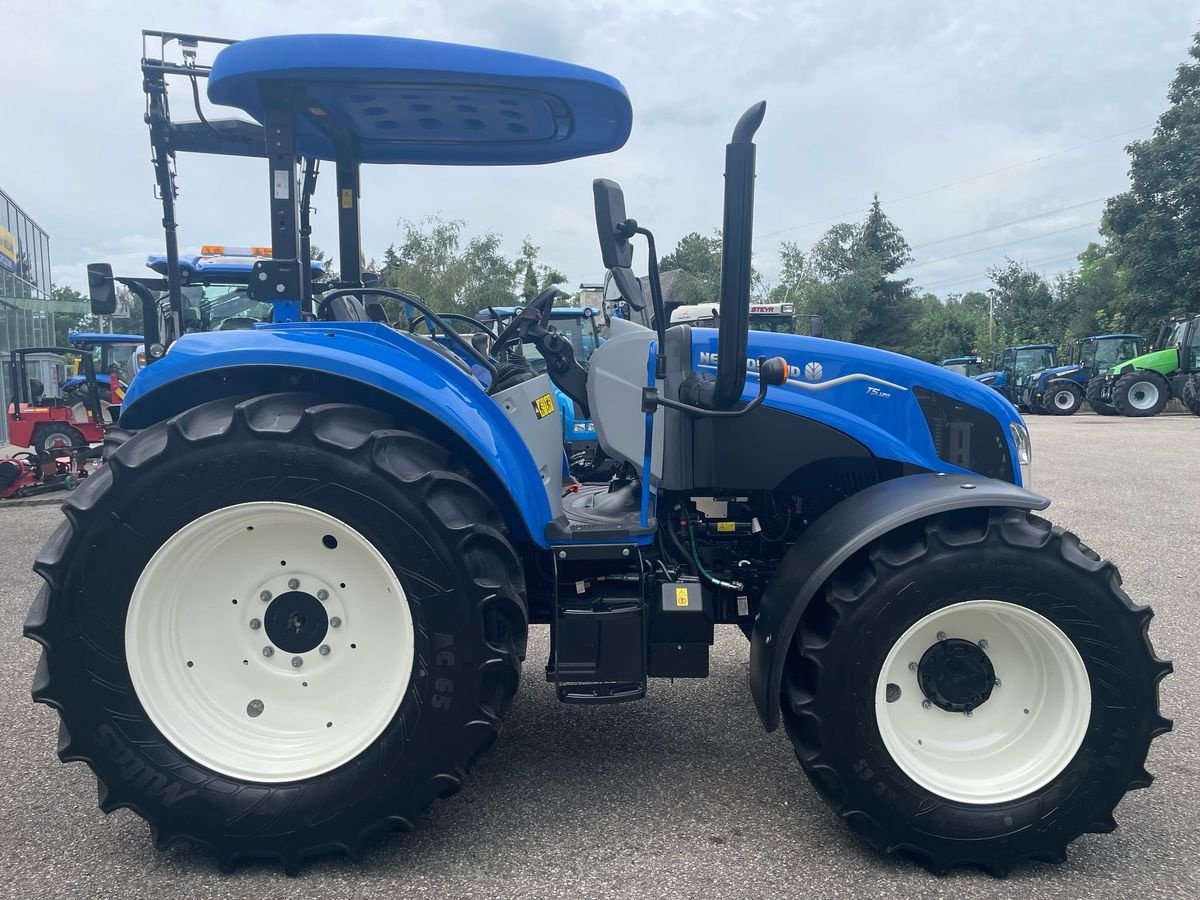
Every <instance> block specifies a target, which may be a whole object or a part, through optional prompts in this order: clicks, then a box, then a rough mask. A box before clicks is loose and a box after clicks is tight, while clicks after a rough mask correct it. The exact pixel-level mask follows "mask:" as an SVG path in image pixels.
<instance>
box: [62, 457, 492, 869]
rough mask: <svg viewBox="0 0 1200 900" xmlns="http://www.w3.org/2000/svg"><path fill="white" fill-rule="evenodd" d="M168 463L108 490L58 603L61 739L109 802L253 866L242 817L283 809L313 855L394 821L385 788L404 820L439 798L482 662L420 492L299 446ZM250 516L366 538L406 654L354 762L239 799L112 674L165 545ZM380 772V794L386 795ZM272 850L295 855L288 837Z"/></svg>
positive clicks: (467, 604) (474, 593)
mask: <svg viewBox="0 0 1200 900" xmlns="http://www.w3.org/2000/svg"><path fill="white" fill-rule="evenodd" d="M140 437H143V438H144V437H145V435H144V434H143V435H141V436H140ZM133 440H134V441H136V440H137V438H134V439H133ZM168 456H170V458H168V459H167V460H165V461H164V462H163V463H162V464H160V465H157V466H154V467H152V468H150V469H149V470H148V471H146V472H144V473H143V472H135V471H133V470H130V471H126V472H122V473H121V476H120V478H121V483H120V486H121V488H122V490H110V491H109V492H108V493H107V495H106V497H105V500H106V501H111V502H106V504H105V507H106V508H105V513H106V515H103V516H97V517H95V518H94V519H92V520H89V521H92V526H91V527H90V528H89V529H88V530H87V531H86V533H84V534H83V535H81V538H82V539H81V540H80V541H79V544H78V546H79V552H78V553H77V555H76V558H75V559H74V560H73V561H72V563H71V566H70V569H69V570H68V574H67V578H66V583H65V590H64V591H62V592H61V593H60V595H59V596H58V597H56V598H55V602H63V601H64V600H65V601H66V602H67V603H68V604H69V605H70V607H71V608H70V609H69V610H68V616H69V619H70V621H71V622H72V623H73V624H74V626H75V628H74V629H73V630H74V632H75V634H74V638H75V641H74V648H73V650H74V652H71V653H69V654H63V653H59V654H58V655H57V656H56V657H55V662H54V665H55V676H56V678H63V679H66V680H68V681H69V682H70V683H71V684H72V685H74V686H75V688H76V689H77V690H81V691H83V692H85V696H82V697H81V696H78V695H76V696H75V697H74V699H73V703H72V711H71V723H70V724H71V728H72V730H73V731H74V730H75V729H78V728H81V727H82V728H83V729H85V730H88V731H89V732H90V735H91V737H92V738H93V739H94V740H95V741H96V742H97V743H98V744H99V745H100V746H101V747H102V748H103V750H104V751H105V755H104V756H102V757H101V759H99V760H97V761H96V762H97V764H98V765H97V774H98V776H99V777H100V778H101V780H102V781H104V782H107V783H108V784H109V786H110V787H111V788H112V789H113V791H114V793H117V794H125V793H126V790H127V789H128V788H136V789H137V790H136V791H134V792H133V793H135V794H136V797H137V803H136V806H137V811H138V812H139V813H141V814H142V815H143V816H144V817H146V818H148V819H150V820H151V821H152V822H155V823H157V824H159V825H161V824H163V823H164V822H170V821H173V820H178V819H181V818H182V819H184V820H186V825H178V826H175V827H172V828H169V829H168V830H173V831H184V832H185V833H188V834H193V835H206V834H207V835H212V834H217V835H223V836H225V837H227V838H228V837H230V836H231V835H234V834H237V833H239V832H243V833H245V834H256V841H257V847H258V849H260V850H261V849H263V847H264V846H269V845H270V844H271V843H272V839H271V838H269V837H268V838H264V837H263V836H262V835H261V834H257V833H256V832H257V830H258V829H261V828H262V827H263V820H262V819H261V818H260V817H259V816H256V815H252V816H248V817H247V816H246V813H247V811H248V810H250V809H251V808H254V807H253V804H261V808H262V810H263V811H264V814H265V812H266V811H269V810H274V813H273V814H274V815H277V814H279V813H282V812H284V811H285V809H286V812H287V816H286V821H287V823H289V824H288V827H289V828H292V827H294V826H295V823H296V822H305V823H308V822H312V823H319V824H314V825H313V826H312V827H313V829H314V834H313V836H312V837H311V838H310V839H309V841H308V842H307V843H309V844H317V845H320V844H321V840H320V834H321V833H327V834H328V835H329V836H330V840H331V841H336V840H338V839H341V838H343V837H345V836H346V835H347V834H348V833H349V834H351V835H353V836H354V837H357V835H356V834H355V833H354V832H353V831H352V830H350V831H348V827H349V828H351V829H352V828H353V827H355V826H357V825H359V824H361V823H364V822H372V821H375V820H377V819H378V818H379V817H381V816H385V815H390V814H392V813H395V811H396V810H395V801H396V795H397V791H396V789H395V787H396V786H402V787H403V793H410V794H411V795H412V796H411V797H410V798H408V802H406V803H404V804H402V806H403V807H404V808H408V807H411V808H413V809H414V810H416V811H419V810H420V809H423V808H424V806H426V805H428V803H429V802H430V801H431V800H432V799H434V797H435V796H437V795H439V794H440V793H442V792H449V791H448V788H449V787H450V786H449V785H448V784H446V783H443V782H442V781H439V779H438V778H436V777H434V776H436V775H437V773H446V772H450V773H453V772H455V770H456V769H459V770H460V769H461V767H462V766H464V765H466V764H467V762H468V761H469V760H468V759H466V758H463V759H459V758H458V751H459V749H460V748H461V745H462V742H461V740H460V736H461V732H462V730H463V728H464V727H465V726H466V725H468V724H469V723H470V722H472V721H473V720H474V719H477V718H478V717H479V704H480V697H479V693H480V679H479V675H478V669H479V668H480V666H482V665H483V663H484V661H485V660H486V659H487V658H488V657H489V656H492V655H494V654H493V653H491V652H490V651H488V649H487V647H486V643H485V638H484V632H483V627H482V624H481V619H480V614H479V604H480V601H481V593H482V591H481V589H480V587H479V586H478V585H477V584H475V582H474V581H473V580H472V578H471V576H470V574H469V573H468V571H467V568H468V567H466V566H463V565H461V564H455V559H454V550H453V547H452V546H450V541H448V540H447V534H448V532H447V530H446V529H445V528H444V527H443V526H442V523H440V522H437V521H431V517H430V514H429V512H428V511H427V510H426V509H425V507H424V506H423V505H422V504H421V503H420V502H418V499H419V497H420V487H418V486H408V488H409V489H402V487H403V486H401V485H397V484H395V483H391V482H390V481H388V480H387V479H385V478H382V477H380V474H379V472H378V471H377V470H374V469H372V468H371V467H370V466H369V465H368V464H367V463H366V462H365V461H364V460H363V458H362V457H361V456H359V458H357V459H356V458H353V456H352V455H349V454H339V453H335V452H331V451H329V450H326V449H324V448H318V447H315V446H313V445H312V444H311V442H305V441H303V440H288V439H285V440H278V439H275V440H269V441H267V440H262V439H253V438H245V437H243V438H241V439H236V438H235V439H232V440H222V441H219V442H216V443H211V444H209V445H207V446H201V447H190V448H189V450H188V452H187V453H186V454H178V455H172V454H168ZM110 465H111V464H110ZM130 476H134V477H130ZM258 500H283V501H287V502H295V503H300V504H302V505H304V506H308V507H311V508H313V509H317V510H320V511H322V512H325V513H328V514H330V515H333V516H335V517H337V518H338V519H340V520H342V521H344V522H346V523H347V524H349V525H351V526H352V527H354V528H355V529H356V530H357V531H359V532H360V533H361V534H363V536H364V537H366V538H367V539H368V540H369V541H370V542H371V543H372V544H373V545H374V546H375V547H376V549H378V550H379V552H380V553H381V554H382V555H383V556H384V557H385V558H386V559H387V560H388V562H389V563H390V564H391V565H392V567H393V569H394V570H396V571H397V574H398V575H399V577H400V580H401V583H402V585H403V586H404V588H405V592H406V594H407V599H408V603H409V607H410V610H411V613H412V619H413V626H414V637H415V642H416V644H415V654H414V664H413V672H412V676H411V679H410V683H409V687H408V690H407V693H406V695H405V697H404V699H403V700H402V702H401V704H400V708H399V710H398V712H397V714H396V715H395V717H394V718H393V719H392V721H391V722H390V723H389V724H388V725H387V727H386V728H385V729H384V731H383V733H382V734H381V735H380V737H379V738H377V739H376V740H375V741H374V742H373V743H372V744H371V745H370V746H369V747H368V748H367V749H366V750H365V751H364V752H363V753H361V754H360V755H359V756H358V757H356V758H355V759H354V760H352V761H350V762H348V763H346V764H345V765H342V766H341V767H339V768H338V769H335V770H333V771H330V772H327V773H324V774H322V775H319V776H316V777H314V778H310V779H307V780H305V781H300V782H290V783H286V784H258V785H255V786H252V787H247V785H246V783H244V782H241V781H239V780H238V779H234V778H229V777H226V776H224V775H221V774H218V773H215V772H212V771H210V770H208V769H205V768H204V767H202V766H200V765H198V764H196V763H195V762H193V761H192V760H190V759H188V758H187V757H186V756H184V755H183V754H182V753H180V752H179V751H177V750H175V748H173V747H172V746H171V745H170V743H169V742H168V741H167V740H166V738H165V737H164V736H163V735H162V734H161V733H160V732H159V731H158V729H157V728H156V727H155V726H154V725H153V723H152V722H151V721H150V720H149V718H148V716H147V715H146V713H145V710H144V709H143V707H142V705H141V703H140V702H138V700H137V698H136V694H135V692H134V690H133V688H132V684H131V681H130V676H129V672H128V669H127V667H126V665H125V662H124V659H125V647H124V623H125V617H126V613H127V610H128V604H129V599H130V596H131V594H132V591H133V587H134V585H135V584H136V581H137V577H138V574H139V573H140V572H141V571H142V569H143V568H144V566H145V564H146V562H148V561H149V559H150V557H151V556H152V555H153V553H154V551H155V550H157V548H158V547H159V546H161V544H162V543H163V542H164V541H165V540H166V539H167V538H168V537H170V536H171V535H172V534H174V533H175V532H176V531H178V530H179V528H181V527H183V526H184V525H186V524H187V523H188V522H190V521H193V520H195V519H196V518H198V517H199V516H201V515H204V514H205V513H207V512H210V511H213V510H215V509H219V508H222V507H227V506H230V505H232V504H235V503H239V502H247V501H258ZM113 522H119V523H120V526H119V527H112V523H113ZM231 599H232V598H231ZM225 602H227V603H228V602H230V601H229V600H226V601H225ZM85 604H86V605H85ZM364 689H367V690H369V689H371V686H364ZM384 772H386V773H388V775H389V779H390V780H389V781H388V782H387V783H388V784H391V785H393V789H392V790H390V791H389V790H385V789H382V788H383V784H381V782H380V775H381V774H382V773H384ZM147 785H149V786H150V788H152V790H147ZM345 817H348V818H349V819H350V820H351V825H350V826H347V824H346V823H345V822H344V821H342V819H343V818H345ZM281 827H282V826H281ZM279 844H280V846H287V847H290V846H292V843H291V842H289V841H288V840H287V836H286V835H281V836H280V838H279Z"/></svg>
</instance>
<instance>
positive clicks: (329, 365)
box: [121, 322, 559, 547]
mask: <svg viewBox="0 0 1200 900" xmlns="http://www.w3.org/2000/svg"><path fill="white" fill-rule="evenodd" d="M289 390H290V391H307V392H316V393H320V394H327V395H328V396H329V398H330V400H331V402H345V403H359V404H363V405H367V406H374V407H377V408H383V409H385V410H388V411H392V412H397V413H401V414H408V415H409V416H410V417H411V418H412V419H415V421H416V422H417V424H419V425H420V426H421V427H423V428H425V429H427V430H430V431H431V432H432V433H431V435H430V436H431V437H433V438H434V439H435V440H441V441H446V442H449V443H450V444H456V445H457V448H458V449H461V450H464V451H466V452H467V453H469V454H470V456H472V457H474V459H473V460H472V459H470V457H469V458H468V460H467V461H468V462H473V463H475V465H473V466H472V468H473V469H474V470H476V471H480V472H482V473H483V475H484V480H485V481H489V482H490V484H487V485H485V487H486V488H487V489H488V492H489V493H490V494H491V495H492V496H493V497H494V498H495V499H496V501H497V504H498V505H499V506H500V507H501V512H502V513H503V514H504V516H505V519H506V520H507V521H508V522H509V524H510V526H513V527H515V528H517V529H518V530H520V531H524V532H525V533H526V534H527V535H528V536H529V539H530V540H532V541H533V542H534V543H536V544H537V545H539V546H541V547H547V546H549V537H548V535H547V527H548V526H549V525H550V524H551V522H552V521H553V514H552V513H551V507H550V501H549V497H548V490H549V488H548V487H547V484H546V483H544V482H543V480H542V475H541V473H539V471H538V465H537V463H536V462H535V461H534V458H533V456H532V454H531V453H530V451H529V448H528V447H527V446H526V444H525V441H524V440H523V439H522V438H521V435H520V434H519V433H518V431H517V429H516V428H515V427H514V426H513V424H512V422H511V421H510V420H509V419H508V417H507V416H506V415H505V413H504V411H503V410H501V409H500V406H499V405H498V404H497V403H495V402H494V401H493V400H492V399H491V398H490V397H488V396H487V394H486V393H485V392H484V390H483V389H482V387H480V385H479V383H478V382H477V381H476V380H475V379H474V378H472V377H471V376H470V375H468V374H467V373H466V372H464V371H463V370H462V369H460V368H459V367H458V366H456V365H454V363H452V362H450V361H449V360H448V359H446V358H445V357H444V356H442V355H441V354H439V353H436V352H434V351H433V350H430V349H428V348H426V347H424V346H422V344H421V342H420V341H418V340H416V339H414V338H410V337H408V336H406V335H403V334H400V333H398V332H396V331H394V330H392V329H390V328H387V327H386V326H384V325H380V324H377V323H342V322H336V323H335V322H327V323H296V324H291V325H282V324H281V325H272V326H268V327H265V328H264V327H260V328H256V329H254V330H248V331H225V332H216V333H209V334H190V335H185V336H184V337H182V338H181V339H179V340H178V341H176V342H175V343H174V344H173V345H172V346H171V349H170V352H169V353H168V354H167V355H166V356H165V357H164V358H163V359H161V360H158V361H157V362H155V363H154V365H152V366H148V367H146V369H145V370H144V371H142V372H141V373H140V374H139V375H138V377H137V378H136V379H134V381H133V383H132V384H131V385H130V388H129V392H128V393H127V394H126V395H125V402H124V404H123V406H122V410H121V427H122V428H128V429H138V428H145V427H147V426H149V425H151V424H153V423H154V422H158V421H161V420H163V419H167V418H169V417H171V416H173V415H176V414H177V413H179V412H182V411H183V410H185V409H188V408H190V407H192V406H195V405H197V404H200V403H205V402H207V401H209V400H213V399H216V398H218V397H222V396H236V395H239V394H244V393H254V394H258V393H266V392H274V391H289ZM552 474H553V476H554V477H555V478H557V477H558V476H559V472H558V471H557V470H556V471H554V472H553V473H552Z"/></svg>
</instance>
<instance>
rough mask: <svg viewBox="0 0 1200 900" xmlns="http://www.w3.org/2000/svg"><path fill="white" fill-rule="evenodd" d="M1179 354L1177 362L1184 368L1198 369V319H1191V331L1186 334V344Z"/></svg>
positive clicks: (1199, 349)
mask: <svg viewBox="0 0 1200 900" xmlns="http://www.w3.org/2000/svg"><path fill="white" fill-rule="evenodd" d="M1179 356H1180V360H1179V362H1180V363H1181V365H1183V366H1184V367H1185V368H1188V369H1192V370H1196V369H1200V320H1197V319H1193V320H1192V328H1191V333H1190V334H1189V335H1188V340H1187V345H1186V346H1185V347H1184V348H1183V352H1182V353H1180V354H1179Z"/></svg>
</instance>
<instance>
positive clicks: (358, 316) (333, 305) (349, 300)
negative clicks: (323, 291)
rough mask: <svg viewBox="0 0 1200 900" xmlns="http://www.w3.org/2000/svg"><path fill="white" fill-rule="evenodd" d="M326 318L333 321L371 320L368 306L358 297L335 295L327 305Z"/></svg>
mask: <svg viewBox="0 0 1200 900" xmlns="http://www.w3.org/2000/svg"><path fill="white" fill-rule="evenodd" d="M325 314H326V318H327V320H329V321H333V322H370V321H371V319H370V317H369V316H368V315H367V308H366V307H365V306H363V302H362V301H361V300H359V299H358V298H357V297H334V298H333V299H332V300H330V301H329V302H328V303H327V304H326V305H325Z"/></svg>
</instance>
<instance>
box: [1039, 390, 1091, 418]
mask: <svg viewBox="0 0 1200 900" xmlns="http://www.w3.org/2000/svg"><path fill="white" fill-rule="evenodd" d="M1045 404H1046V410H1047V411H1048V412H1049V413H1050V415H1052V416H1073V415H1075V413H1076V412H1078V411H1079V407H1081V406H1083V391H1081V390H1080V389H1079V387H1078V386H1076V385H1074V384H1070V383H1064V384H1052V385H1050V388H1049V389H1048V390H1047V391H1046V399H1045Z"/></svg>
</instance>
